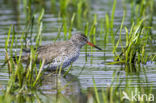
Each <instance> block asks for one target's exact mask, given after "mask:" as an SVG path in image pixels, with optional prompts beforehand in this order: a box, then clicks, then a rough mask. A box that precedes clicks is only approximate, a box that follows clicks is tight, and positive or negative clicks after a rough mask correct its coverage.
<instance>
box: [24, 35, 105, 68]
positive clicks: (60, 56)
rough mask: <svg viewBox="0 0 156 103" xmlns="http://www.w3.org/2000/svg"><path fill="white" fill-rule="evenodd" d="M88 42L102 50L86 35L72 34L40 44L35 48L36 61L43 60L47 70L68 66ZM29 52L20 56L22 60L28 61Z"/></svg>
mask: <svg viewBox="0 0 156 103" xmlns="http://www.w3.org/2000/svg"><path fill="white" fill-rule="evenodd" d="M85 44H88V45H90V46H92V47H95V48H97V49H98V50H102V49H101V48H99V47H97V46H96V45H94V44H92V43H91V42H89V41H88V39H87V37H86V36H85V35H84V34H82V33H76V34H74V35H73V36H72V37H71V38H70V40H67V41H61V42H55V43H51V44H47V45H44V46H40V47H39V48H38V49H37V52H36V53H37V61H38V62H39V61H42V60H44V61H45V62H44V68H47V69H48V70H56V68H60V66H61V67H62V69H63V68H65V67H67V66H69V65H70V64H71V63H72V62H74V61H76V60H77V59H78V57H79V54H80V49H81V48H82V47H83V46H84V45H85ZM29 57H30V52H28V53H27V54H26V55H25V56H22V59H21V60H22V61H23V62H28V60H29Z"/></svg>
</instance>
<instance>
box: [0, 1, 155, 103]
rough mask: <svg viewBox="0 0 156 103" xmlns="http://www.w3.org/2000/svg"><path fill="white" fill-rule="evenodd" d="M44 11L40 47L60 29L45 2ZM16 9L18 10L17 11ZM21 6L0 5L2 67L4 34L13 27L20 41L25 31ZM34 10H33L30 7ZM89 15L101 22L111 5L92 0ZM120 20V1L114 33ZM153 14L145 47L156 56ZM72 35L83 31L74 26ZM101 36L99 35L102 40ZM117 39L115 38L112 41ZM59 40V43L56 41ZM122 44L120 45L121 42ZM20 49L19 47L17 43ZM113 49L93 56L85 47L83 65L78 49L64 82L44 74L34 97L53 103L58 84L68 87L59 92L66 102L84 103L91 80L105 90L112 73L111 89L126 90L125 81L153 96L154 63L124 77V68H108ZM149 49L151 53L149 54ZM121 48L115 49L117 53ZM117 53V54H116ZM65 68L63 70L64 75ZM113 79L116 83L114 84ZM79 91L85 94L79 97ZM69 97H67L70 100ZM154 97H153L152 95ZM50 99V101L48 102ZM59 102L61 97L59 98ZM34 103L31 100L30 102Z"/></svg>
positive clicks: (0, 79)
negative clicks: (149, 41) (76, 58)
mask: <svg viewBox="0 0 156 103" xmlns="http://www.w3.org/2000/svg"><path fill="white" fill-rule="evenodd" d="M45 5H46V10H45V15H44V18H43V23H44V24H43V25H44V29H43V34H42V36H43V37H42V39H43V40H42V45H45V44H47V43H50V42H54V41H53V40H54V39H55V38H56V37H57V32H58V28H60V26H61V25H62V22H61V18H60V17H58V14H57V13H56V14H52V13H51V11H50V5H48V2H47V3H46V4H45ZM18 8H21V10H20V9H18ZM22 8H23V6H22V4H21V5H20V6H17V4H16V3H15V5H14V6H13V5H12V3H11V2H9V1H8V2H5V0H1V1H0V65H2V64H3V62H4V59H5V52H4V46H5V38H6V37H7V32H8V29H9V27H10V25H11V24H14V25H15V26H16V32H17V34H18V35H17V36H18V37H20V36H21V34H22V31H23V28H24V27H25V14H24V13H23V12H22ZM34 8H37V6H36V7H34ZM91 8H92V9H91V13H92V14H93V15H94V14H97V15H98V16H97V19H98V20H100V19H101V18H104V17H105V14H106V13H107V12H108V13H111V8H112V2H109V1H108V0H96V2H95V1H92V3H91ZM130 12H131V11H130V5H128V4H127V18H126V19H125V22H124V25H127V26H128V27H129V26H130V25H131V23H130V18H128V17H129V16H130ZM122 16H123V9H122V2H121V0H117V6H116V12H115V19H114V24H115V25H114V30H116V29H117V28H118V27H119V26H120V24H121V20H122ZM155 21H156V14H154V16H153V28H152V33H153V40H152V43H153V46H152V47H151V46H150V45H147V48H146V49H147V51H148V54H150V55H151V54H156V52H155V51H156V36H155V35H156V22H155ZM35 28H37V27H34V33H33V36H32V38H31V39H32V40H33V37H34V36H35V33H36V32H37V31H36V29H35ZM76 31H83V30H79V29H78V28H77V27H76V26H74V28H73V33H74V32H76ZM104 35H105V34H102V36H104ZM61 36H63V32H61ZM116 38H118V36H117V37H116ZM122 39H123V40H125V34H124V32H122ZM60 40H63V39H60ZM103 40H104V39H103V38H101V37H100V36H99V37H97V38H96V42H97V45H98V46H99V47H101V48H103ZM123 43H124V42H123ZM18 45H19V46H20V43H18ZM112 48H113V45H112V44H111V43H108V44H107V46H106V48H105V49H104V50H103V51H99V50H96V49H94V48H93V52H92V53H91V51H90V47H88V52H87V61H86V60H85V56H86V52H85V47H83V48H82V49H81V53H80V57H79V59H78V60H77V61H76V62H74V63H73V65H72V70H71V71H70V73H69V75H68V76H67V77H66V78H64V77H61V78H57V75H56V74H52V75H50V73H48V72H46V73H45V75H44V76H43V78H44V81H43V85H42V86H41V87H40V89H39V92H38V93H37V94H34V95H36V96H39V98H42V99H43V101H48V102H50V101H49V100H54V101H55V100H56V98H51V97H52V96H56V95H57V90H58V88H59V87H58V85H57V81H60V82H61V85H62V87H63V86H65V85H66V84H68V83H69V82H70V83H69V85H68V86H67V87H66V88H65V89H64V90H62V91H61V93H62V95H64V96H65V97H67V98H70V99H71V100H72V101H77V102H81V103H82V102H84V103H85V101H86V98H87V95H89V93H90V91H89V88H92V87H93V78H94V79H95V82H96V86H97V87H107V86H109V85H110V84H111V83H112V77H113V74H114V73H115V74H116V76H115V82H114V84H113V86H116V85H117V84H119V83H120V82H121V85H120V87H121V88H124V87H125V86H126V80H127V79H128V81H131V86H132V87H135V86H136V87H137V86H138V85H142V86H145V87H151V86H152V89H153V93H156V92H154V91H156V63H155V62H150V61H149V62H147V64H146V65H144V64H141V65H140V67H139V66H136V67H131V68H132V69H135V68H140V70H141V71H140V72H139V73H136V72H132V73H126V72H125V70H124V69H125V66H124V65H108V64H107V63H108V62H112V61H113V56H114V54H113V53H112ZM151 48H152V50H153V51H152V50H151ZM120 49H121V48H119V50H120ZM14 50H17V51H19V50H20V48H16V49H15V48H14ZM118 53H120V51H118ZM67 69H68V68H65V71H66V70H67ZM8 77H9V75H8V70H7V66H5V67H3V68H0V90H3V89H4V88H5V86H6V85H7V81H8V79H9V78H8ZM117 79H119V81H118V82H117ZM82 91H87V92H84V93H82ZM70 96H71V97H70ZM155 96H156V94H155ZM49 98H50V99H49ZM61 98H62V97H61ZM35 101H36V102H37V100H34V102H35Z"/></svg>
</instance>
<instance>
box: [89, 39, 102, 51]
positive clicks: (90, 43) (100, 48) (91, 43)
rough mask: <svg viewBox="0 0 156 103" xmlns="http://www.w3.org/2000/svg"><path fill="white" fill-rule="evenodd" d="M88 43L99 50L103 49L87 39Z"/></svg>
mask: <svg viewBox="0 0 156 103" xmlns="http://www.w3.org/2000/svg"><path fill="white" fill-rule="evenodd" d="M87 44H88V45H90V46H92V47H95V48H96V49H98V50H102V49H101V48H99V47H98V46H96V45H94V44H93V43H91V42H89V41H87Z"/></svg>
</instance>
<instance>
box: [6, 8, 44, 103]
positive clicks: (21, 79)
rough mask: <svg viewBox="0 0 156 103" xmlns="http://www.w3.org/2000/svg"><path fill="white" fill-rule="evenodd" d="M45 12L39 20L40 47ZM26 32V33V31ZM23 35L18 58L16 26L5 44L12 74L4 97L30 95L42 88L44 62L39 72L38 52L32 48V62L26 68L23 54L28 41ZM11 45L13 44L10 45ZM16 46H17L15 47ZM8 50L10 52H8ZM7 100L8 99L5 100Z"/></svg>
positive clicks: (38, 36) (37, 39) (12, 27)
mask: <svg viewBox="0 0 156 103" xmlns="http://www.w3.org/2000/svg"><path fill="white" fill-rule="evenodd" d="M43 14H44V10H42V11H41V15H40V16H39V18H38V25H39V26H38V34H37V38H36V46H38V45H39V43H40V42H41V32H42V21H41V19H42V18H43ZM24 32H25V31H24ZM24 32H23V33H22V35H21V38H20V43H21V48H20V51H19V55H18V56H17V55H16V53H15V54H13V50H12V49H13V44H14V42H15V44H17V39H15V36H16V33H15V30H14V26H11V27H10V28H9V31H8V37H7V39H6V42H5V52H6V60H5V61H6V63H7V64H8V71H9V74H10V77H9V81H8V85H7V88H6V91H5V92H4V95H5V96H7V95H9V94H10V93H13V94H16V93H17V94H18V93H26V94H27V93H28V94H29V93H30V92H31V91H30V90H32V89H35V88H37V87H38V86H40V81H41V78H40V77H41V75H42V69H43V65H44V60H43V61H42V62H41V63H40V64H41V65H40V69H39V71H38V70H37V67H36V64H35V62H34V61H35V59H36V50H35V49H34V47H33V46H31V48H30V50H31V53H30V57H29V59H30V61H29V62H27V64H26V66H24V65H23V64H22V54H23V48H24V44H23V41H24V40H26V38H24V37H25V36H24V34H25V33H24ZM11 33H12V39H10V38H11V37H10V34H11ZM9 43H11V44H10V45H9ZM15 46H16V45H15ZM9 47H10V48H9ZM8 48H9V49H10V50H8ZM5 99H6V98H5ZM5 99H4V101H6V100H5Z"/></svg>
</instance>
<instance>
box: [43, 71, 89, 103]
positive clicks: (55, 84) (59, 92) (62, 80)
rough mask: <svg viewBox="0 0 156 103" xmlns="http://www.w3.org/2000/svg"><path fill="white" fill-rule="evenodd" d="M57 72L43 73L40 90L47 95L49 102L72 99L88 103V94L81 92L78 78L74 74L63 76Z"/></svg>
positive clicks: (76, 101)
mask: <svg viewBox="0 0 156 103" xmlns="http://www.w3.org/2000/svg"><path fill="white" fill-rule="evenodd" d="M63 75H64V71H63V72H62V73H61V75H59V74H56V73H54V72H53V73H49V72H46V73H45V74H44V75H43V81H42V86H41V87H40V90H41V91H42V93H43V94H45V95H46V97H47V98H48V99H47V100H48V101H49V102H62V101H72V102H74V103H86V96H85V95H84V94H83V93H81V86H80V82H79V80H78V78H77V77H76V76H74V75H72V74H70V73H69V74H68V75H67V76H65V77H64V76H63Z"/></svg>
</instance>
